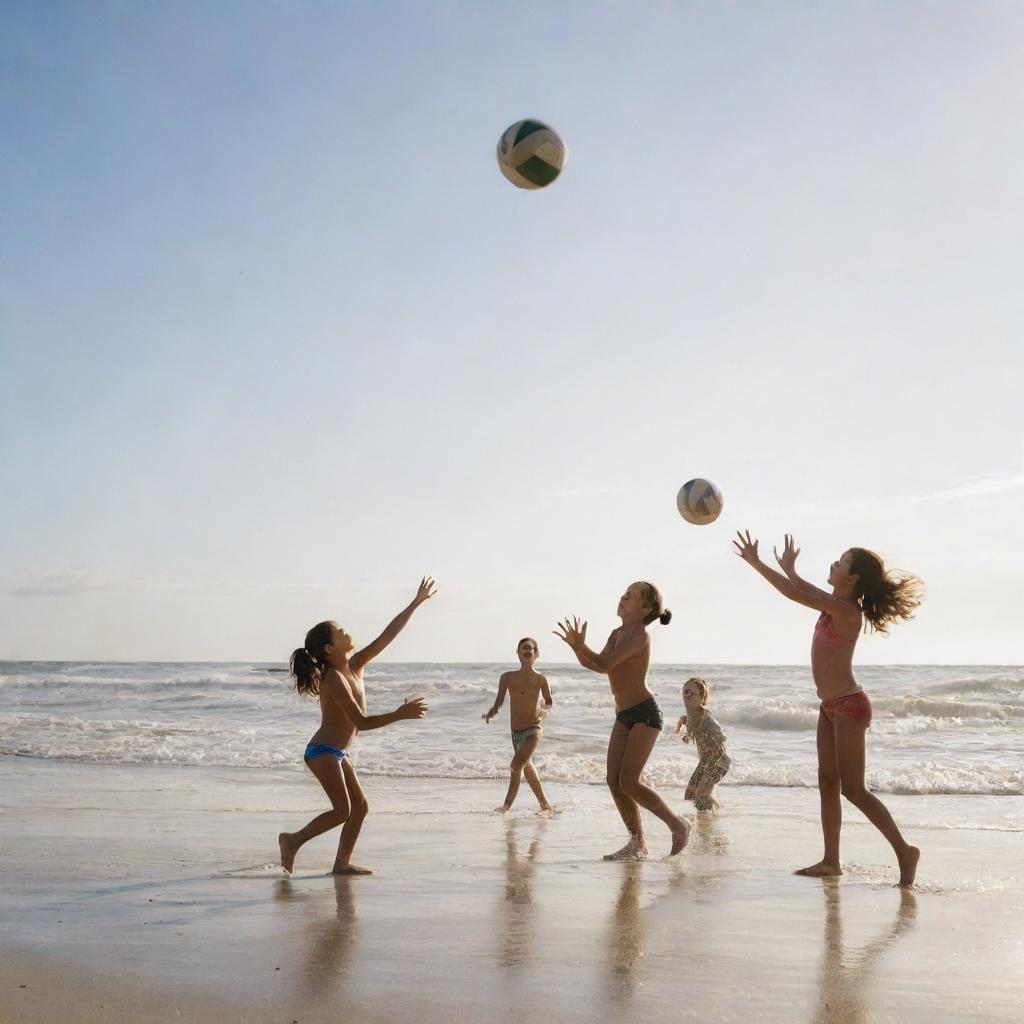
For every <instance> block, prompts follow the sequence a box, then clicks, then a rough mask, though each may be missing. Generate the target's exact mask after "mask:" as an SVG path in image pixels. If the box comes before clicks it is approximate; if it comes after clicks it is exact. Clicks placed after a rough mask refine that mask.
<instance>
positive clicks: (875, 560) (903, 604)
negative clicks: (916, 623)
mask: <svg viewBox="0 0 1024 1024" xmlns="http://www.w3.org/2000/svg"><path fill="white" fill-rule="evenodd" d="M850 555H851V558H850V573H851V574H852V575H855V576H856V577H857V583H856V586H855V587H854V590H853V596H854V598H856V600H857V602H858V603H859V604H860V609H861V611H862V612H863V613H864V620H865V621H866V622H867V624H868V626H869V627H870V629H871V631H872V632H876V633H881V634H882V636H888V634H889V627H890V626H892V625H894V624H895V623H897V622H902V621H903V620H904V619H912V618H913V617H914V612H916V611H917V609H918V607H919V606H920V604H921V600H922V599H923V597H924V583H922V582H921V580H920V579H919V578H918V577H917V576H915V575H914V574H913V573H909V572H901V571H900V570H898V569H892V570H890V569H886V567H885V563H884V562H883V561H882V559H881V558H880V557H879V556H878V555H876V554H875V552H874V551H869V550H868V549H867V548H850Z"/></svg>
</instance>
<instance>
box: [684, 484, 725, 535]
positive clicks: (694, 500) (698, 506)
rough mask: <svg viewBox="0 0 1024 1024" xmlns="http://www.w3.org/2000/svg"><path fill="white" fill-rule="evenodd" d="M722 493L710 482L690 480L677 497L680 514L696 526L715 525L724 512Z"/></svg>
mask: <svg viewBox="0 0 1024 1024" xmlns="http://www.w3.org/2000/svg"><path fill="white" fill-rule="evenodd" d="M722 505H723V501H722V492H721V491H720V490H719V489H718V488H717V487H716V486H715V485H714V484H713V483H712V482H711V481H710V480H702V479H701V478H700V477H697V479H696V480H688V481H687V482H686V483H685V484H683V486H682V487H680V488H679V494H677V495H676V508H677V509H679V514H680V515H681V516H682V517H683V518H684V519H685V520H686V521H687V522H688V523H693V525H694V526H707V525H708V523H713V522H714V521H715V520H716V519H717V518H718V516H719V514H720V513H721V511H722Z"/></svg>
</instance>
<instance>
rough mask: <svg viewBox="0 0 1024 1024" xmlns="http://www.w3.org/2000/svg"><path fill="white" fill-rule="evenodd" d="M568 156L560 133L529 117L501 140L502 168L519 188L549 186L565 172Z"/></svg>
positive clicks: (499, 159)
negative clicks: (563, 169) (563, 170)
mask: <svg viewBox="0 0 1024 1024" xmlns="http://www.w3.org/2000/svg"><path fill="white" fill-rule="evenodd" d="M567 156H568V153H567V152H566V148H565V145H564V144H563V142H562V140H561V139H560V138H559V137H558V133H557V132H556V131H555V130H554V129H553V128H549V127H548V126H547V125H546V124H544V123H543V122H541V121H534V120H533V119H532V118H527V119H526V120H525V121H516V123H515V124H514V125H512V126H511V127H509V128H506V129H505V131H504V132H503V133H502V136H501V138H500V139H499V140H498V167H500V168H501V173H502V174H504V175H505V177H506V178H508V180H509V181H511V182H512V184H513V185H515V186H516V187H517V188H546V187H547V186H548V185H550V184H551V182H553V181H554V180H555V178H557V177H558V176H559V174H561V173H562V168H563V167H564V166H565V161H566V158H567Z"/></svg>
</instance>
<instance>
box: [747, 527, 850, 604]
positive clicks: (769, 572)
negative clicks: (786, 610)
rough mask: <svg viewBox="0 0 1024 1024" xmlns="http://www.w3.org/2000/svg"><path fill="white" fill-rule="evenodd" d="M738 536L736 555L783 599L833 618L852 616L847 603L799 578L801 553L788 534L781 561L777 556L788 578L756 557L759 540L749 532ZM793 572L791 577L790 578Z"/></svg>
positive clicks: (778, 556)
mask: <svg viewBox="0 0 1024 1024" xmlns="http://www.w3.org/2000/svg"><path fill="white" fill-rule="evenodd" d="M736 536H737V537H738V538H739V540H734V541H733V542H732V543H733V546H734V547H735V548H736V554H738V555H739V556H740V558H742V559H743V561H744V562H746V563H747V564H748V565H750V566H752V567H753V568H754V569H756V570H757V572H759V573H760V574H761V575H762V576H763V577H764V578H765V579H766V580H767V581H768V582H769V583H770V584H771V585H772V586H773V587H774V588H775V589H776V590H777V591H778V592H779V593H780V594H782V596H783V597H788V598H789V599H790V601H795V602H796V603H797V604H802V605H804V606H805V607H807V608H813V609H814V610H815V611H819V612H828V613H829V614H830V615H840V616H843V615H848V614H849V613H850V603H849V602H848V601H843V600H842V599H841V598H838V597H834V596H833V595H832V594H827V593H825V591H824V590H819V589H818V588H817V587H815V586H813V585H812V584H810V583H808V582H807V581H806V580H802V579H801V578H800V577H799V576H797V575H796V567H795V563H796V556H797V555H799V554H800V549H799V548H794V547H793V538H792V537H791V536H790V535H789V534H786V546H785V548H784V549H783V554H782V556H781V557H780V555H779V553H778V551H776V552H775V557H776V558H777V559H778V562H779V565H781V566H782V568H783V569H785V570H786V571H787V575H786V576H783V575H782V573H780V572H776V571H775V570H774V569H772V568H771V567H770V566H767V565H765V564H764V562H762V561H761V559H760V557H759V556H758V554H757V544H758V542H757V539H756V538H753V537H751V536H750V531H749V530H744V531H737V532H736ZM787 566H788V568H787ZM790 571H792V576H790V575H788V573H789V572H790Z"/></svg>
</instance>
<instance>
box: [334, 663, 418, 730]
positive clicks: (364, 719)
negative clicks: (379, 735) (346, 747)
mask: <svg viewBox="0 0 1024 1024" xmlns="http://www.w3.org/2000/svg"><path fill="white" fill-rule="evenodd" d="M350 664H351V663H350ZM324 689H325V690H326V692H327V693H328V694H329V695H330V696H331V697H332V698H333V699H334V700H335V701H337V703H338V704H340V705H341V710H342V711H344V712H345V714H346V715H348V717H349V718H350V719H351V720H352V722H353V723H354V725H355V727H356V728H357V729H358V730H359V731H360V732H367V731H369V730H370V729H380V728H382V727H383V726H385V725H391V723H392V722H402V721H405V720H407V719H412V718H422V717H423V716H424V715H425V714H426V713H427V702H426V701H425V700H424V699H423V698H422V697H413V698H412V700H404V701H402V703H401V704H400V705H399V706H398V707H397V708H395V710H394V711H389V712H388V713H387V714H384V715H367V714H366V713H365V712H364V711H363V709H362V708H361V707H360V706H359V704H358V703H357V702H356V700H355V699H354V698H353V696H352V694H351V693H350V692H349V688H348V686H346V685H345V682H344V680H343V679H342V677H341V676H340V675H339V673H338V672H337V670H335V669H332V670H331V671H330V672H328V673H327V675H326V676H325V677H324Z"/></svg>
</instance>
